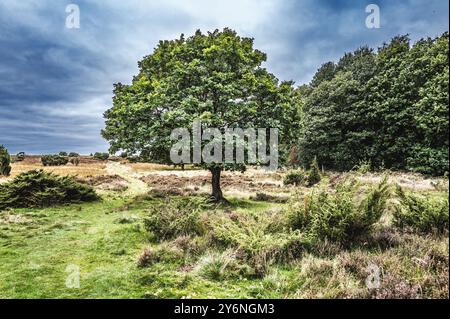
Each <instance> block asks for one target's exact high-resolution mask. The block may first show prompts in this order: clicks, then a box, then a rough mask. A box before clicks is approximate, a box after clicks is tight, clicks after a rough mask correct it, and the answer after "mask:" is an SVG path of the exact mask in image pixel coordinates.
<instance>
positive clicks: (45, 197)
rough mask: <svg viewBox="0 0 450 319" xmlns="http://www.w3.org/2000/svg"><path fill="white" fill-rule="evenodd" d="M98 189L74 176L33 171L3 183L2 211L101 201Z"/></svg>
mask: <svg viewBox="0 0 450 319" xmlns="http://www.w3.org/2000/svg"><path fill="white" fill-rule="evenodd" d="M97 199H98V196H97V194H96V193H95V191H94V189H93V188H92V187H90V186H88V185H83V184H80V183H78V182H77V181H76V180H75V179H74V178H73V177H70V176H57V175H54V174H52V173H48V172H45V171H43V170H33V171H28V172H25V173H22V174H20V175H18V176H16V177H15V178H14V179H13V180H12V181H11V182H8V183H5V184H0V209H6V208H27V207H30V208H33V207H48V206H53V205H59V204H66V203H78V202H89V201H94V200H97Z"/></svg>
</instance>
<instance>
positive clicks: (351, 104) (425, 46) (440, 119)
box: [299, 33, 449, 175]
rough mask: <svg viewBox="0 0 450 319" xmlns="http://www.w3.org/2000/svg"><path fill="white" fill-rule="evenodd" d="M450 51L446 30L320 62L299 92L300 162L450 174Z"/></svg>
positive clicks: (402, 37) (405, 37) (339, 167)
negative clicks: (364, 164)
mask: <svg viewBox="0 0 450 319" xmlns="http://www.w3.org/2000/svg"><path fill="white" fill-rule="evenodd" d="M448 53H449V52H448V33H444V34H443V35H442V36H440V37H438V38H436V39H422V40H420V41H418V42H417V43H415V44H414V45H412V46H411V45H410V40H409V38H408V37H407V36H398V37H395V38H394V39H392V41H391V42H390V43H386V44H384V45H383V46H382V47H381V48H379V50H378V52H377V53H374V52H373V51H372V50H370V49H368V48H366V47H363V48H360V49H358V50H356V51H355V52H353V53H347V54H345V55H344V56H343V57H342V58H341V60H340V61H339V62H338V63H336V64H334V63H333V62H329V63H326V64H324V65H323V66H322V67H321V68H320V69H319V70H318V72H317V74H316V76H315V77H314V79H313V81H312V82H311V83H310V85H309V91H306V90H305V89H303V92H306V97H305V98H304V101H305V106H304V112H305V114H304V119H305V120H304V123H303V130H302V133H301V135H300V147H299V154H300V155H299V156H300V159H301V161H302V162H303V163H304V164H307V163H310V162H311V159H312V158H314V157H316V156H317V159H318V161H319V162H320V163H321V164H322V165H324V166H325V167H327V168H331V169H338V170H348V169H351V168H353V167H354V166H355V165H358V164H359V163H360V162H362V161H367V162H370V163H371V164H372V167H373V168H380V167H386V168H393V169H406V170H411V171H416V172H420V173H425V174H433V175H442V174H444V173H446V172H448V151H449V138H448V134H449V127H448V124H449V117H448V112H449V109H448V102H449V101H448V89H449V78H448V74H449V63H448Z"/></svg>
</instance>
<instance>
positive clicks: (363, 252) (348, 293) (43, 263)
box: [0, 196, 448, 298]
mask: <svg viewBox="0 0 450 319" xmlns="http://www.w3.org/2000/svg"><path fill="white" fill-rule="evenodd" d="M174 200H176V198H175V199H174ZM158 201H159V200H153V199H149V198H146V197H145V196H140V197H138V198H136V199H133V198H127V197H119V196H104V199H103V200H102V201H100V202H96V203H86V204H76V205H69V206H62V207H55V208H49V209H14V210H9V211H3V212H0V298H182V297H187V298H320V297H325V298H336V297H372V296H373V294H374V292H373V291H369V290H368V289H367V288H366V287H365V276H367V274H366V273H365V267H366V264H368V263H369V262H375V263H377V264H379V265H380V267H382V268H383V271H384V272H385V273H389V274H393V278H394V279H390V280H393V281H394V283H393V285H394V286H393V287H394V288H389V289H391V290H393V291H394V292H395V291H396V290H395V289H397V288H395V287H397V286H398V285H397V286H395V285H396V284H397V281H398V283H400V284H404V283H407V286H406V288H402V289H404V290H407V292H408V287H410V286H411V287H413V286H414V285H415V284H421V285H424V283H428V286H426V284H425V286H423V287H422V290H423V291H424V293H423V295H421V297H434V298H436V297H437V298H448V235H447V237H445V236H444V237H421V236H418V235H412V234H408V235H406V234H405V235H403V234H398V233H396V232H394V233H393V234H390V235H389V236H393V237H394V239H392V240H393V241H398V243H396V244H394V245H393V247H392V248H385V247H382V246H381V244H380V243H379V242H375V244H374V245H372V246H371V245H369V244H367V243H363V244H361V245H360V246H357V245H356V246H355V247H352V248H348V249H347V250H342V249H341V248H339V247H335V246H333V244H329V245H328V246H327V244H326V243H325V244H321V245H320V246H317V247H314V249H312V251H310V252H305V254H304V255H303V257H301V258H298V259H297V260H294V261H292V262H290V263H285V264H273V265H271V266H270V269H269V271H268V272H267V273H266V275H265V276H264V277H262V278H251V277H245V276H241V277H236V276H234V277H233V276H231V277H227V278H225V279H221V280H214V279H207V278H205V277H203V276H201V275H199V274H198V272H196V270H195V265H196V262H197V260H198V259H193V260H189V261H185V260H182V259H180V260H178V261H170V260H167V261H161V262H158V263H154V264H152V265H150V266H148V267H143V268H140V267H138V266H137V258H138V256H139V255H140V253H141V252H142V251H143V249H144V248H145V247H158V246H159V245H164V244H167V243H156V242H152V241H150V236H149V234H148V233H146V231H145V230H144V227H143V221H142V220H143V218H144V217H145V216H146V214H148V212H147V210H148V208H149V207H150V206H151V205H155V204H156V203H157V202H158ZM230 201H231V205H230V206H229V207H227V208H219V209H216V210H215V211H214V212H209V213H208V214H227V213H229V210H232V211H233V212H235V213H236V214H255V213H259V212H263V211H268V210H280V209H282V208H283V207H284V205H285V204H275V203H268V202H256V201H252V200H243V199H233V198H232V199H231V200H230ZM11 216H12V217H11ZM6 220H8V222H6ZM446 243H447V244H446ZM209 249H210V250H215V251H216V252H220V250H218V248H216V247H210V248H209ZM427 258H428V259H427ZM430 258H433V259H430ZM429 260H432V262H431V261H429ZM422 261H424V262H423V263H422ZM439 262H441V264H439ZM442 263H443V264H442ZM71 264H73V265H77V266H78V267H79V269H80V288H67V287H66V277H67V273H66V267H67V266H68V265H71ZM183 266H192V267H191V268H189V267H188V268H187V269H184V268H183ZM445 276H447V277H445ZM443 278H444V279H447V284H445V283H444V281H443ZM396 280H397V281H396ZM400 284H399V285H400ZM386 285H387V283H386ZM408 285H410V286H408ZM446 285H447V286H446ZM400 286H401V285H400ZM402 287H403V286H402ZM386 289H388V288H386ZM389 291H390V290H389ZM407 292H406V293H407ZM406 293H405V292H404V291H403V290H401V291H399V292H397V294H399V295H401V296H402V294H403V295H404V294H406Z"/></svg>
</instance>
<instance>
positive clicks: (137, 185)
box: [106, 162, 150, 196]
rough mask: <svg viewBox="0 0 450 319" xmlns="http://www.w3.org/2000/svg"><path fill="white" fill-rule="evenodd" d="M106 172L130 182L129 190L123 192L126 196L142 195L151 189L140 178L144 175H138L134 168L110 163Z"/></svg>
mask: <svg viewBox="0 0 450 319" xmlns="http://www.w3.org/2000/svg"><path fill="white" fill-rule="evenodd" d="M106 172H107V173H108V174H110V175H119V176H120V177H122V178H123V179H125V180H126V181H127V182H128V189H127V190H126V191H124V192H123V194H124V195H131V196H136V195H141V194H145V193H147V192H148V191H149V190H150V188H149V187H148V185H147V184H146V183H144V182H143V181H141V180H140V179H139V178H140V177H142V176H143V175H141V174H139V173H136V172H135V171H134V170H133V169H132V168H130V167H128V166H126V165H123V164H120V163H116V162H109V163H108V164H107V165H106Z"/></svg>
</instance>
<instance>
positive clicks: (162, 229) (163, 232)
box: [144, 198, 207, 240]
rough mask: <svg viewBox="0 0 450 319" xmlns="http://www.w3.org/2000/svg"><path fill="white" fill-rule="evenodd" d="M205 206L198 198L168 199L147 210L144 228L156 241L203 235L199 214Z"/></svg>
mask: <svg viewBox="0 0 450 319" xmlns="http://www.w3.org/2000/svg"><path fill="white" fill-rule="evenodd" d="M206 205H207V204H206V201H205V200H203V199H199V198H183V199H168V200H166V201H164V202H163V203H160V204H159V205H154V206H152V207H151V208H150V209H149V210H148V217H147V218H145V219H144V227H145V229H146V230H147V231H149V232H151V233H152V235H153V236H154V237H155V239H157V240H165V239H173V238H175V237H178V236H182V235H200V234H202V233H203V224H202V221H201V218H200V212H201V210H202V209H203V208H205V207H206Z"/></svg>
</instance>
